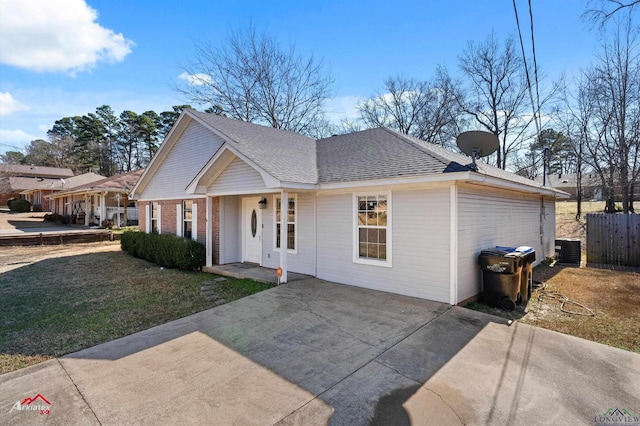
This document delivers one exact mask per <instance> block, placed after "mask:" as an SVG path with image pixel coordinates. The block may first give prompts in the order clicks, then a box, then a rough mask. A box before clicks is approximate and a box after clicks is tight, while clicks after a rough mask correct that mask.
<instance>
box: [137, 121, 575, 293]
mask: <svg viewBox="0 0 640 426" xmlns="http://www.w3.org/2000/svg"><path fill="white" fill-rule="evenodd" d="M470 162H471V159H470V158H469V157H466V156H464V155H459V154H455V153H452V152H450V151H448V150H445V149H443V148H440V147H438V146H435V145H431V144H427V143H425V142H423V141H420V140H417V139H413V138H410V137H407V136H405V135H402V134H399V133H397V132H394V131H392V130H389V129H385V128H378V129H372V130H365V131H362V132H357V133H352V134H348V135H342V136H333V137H331V138H327V139H322V140H318V141H316V140H313V139H310V138H307V137H305V136H302V135H299V134H296V133H292V132H287V131H282V130H277V129H273V128H270V127H264V126H260V125H255V124H250V123H246V122H242V121H237V120H232V119H229V118H225V117H220V116H217V115H212V114H205V113H200V112H196V111H191V110H185V111H184V112H183V113H182V114H181V116H180V118H179V119H178V120H177V122H176V124H175V125H174V127H173V129H172V130H171V132H170V133H169V134H168V136H167V138H166V139H165V141H164V142H163V143H162V145H161V146H160V148H159V150H158V152H157V153H156V155H155V156H154V158H153V159H152V161H151V162H150V164H149V166H148V167H147V169H146V170H145V172H144V174H143V175H142V177H141V178H140V180H139V181H138V183H137V184H136V186H135V187H134V189H133V191H132V192H131V197H132V198H135V199H137V200H138V205H139V207H140V214H139V216H140V225H139V226H140V228H141V229H142V230H144V231H146V232H152V231H157V232H160V233H172V234H177V235H187V236H189V235H190V236H191V238H193V239H197V240H198V241H201V242H203V243H204V244H205V245H206V250H207V251H206V264H207V266H211V265H213V264H227V263H234V262H251V263H255V264H259V265H262V266H265V267H268V268H277V267H282V269H283V271H282V272H283V273H282V281H283V282H286V281H287V272H288V271H291V272H298V273H302V274H308V275H313V276H316V277H318V278H321V279H326V280H329V281H334V282H338V283H343V284H351V285H355V286H360V287H366V288H371V289H376V290H382V291H388V292H393V293H399V294H405V295H408V296H415V297H421V298H425V299H431V300H436V301H440V302H448V303H450V304H457V303H460V302H462V301H464V300H466V299H469V298H471V297H473V296H475V295H477V294H478V293H479V292H480V291H481V288H480V282H479V269H478V266H477V259H478V254H479V253H480V251H481V250H483V249H485V248H489V247H493V246H496V245H506V246H520V245H526V246H532V247H534V248H535V250H536V252H537V259H538V260H540V259H544V258H545V257H546V256H553V255H554V254H555V252H554V250H555V247H554V242H555V200H556V198H559V197H563V196H566V194H563V193H561V192H559V191H556V190H554V189H552V188H544V187H542V186H541V185H540V184H538V183H536V182H534V181H531V180H528V179H525V178H522V177H520V176H517V175H514V174H512V173H508V172H505V171H504V170H501V169H498V168H495V167H491V166H488V165H485V164H479V165H478V171H477V172H474V171H472V170H471V169H470V168H469V167H468V164H469V163H470ZM285 242H286V247H287V249H285V250H282V249H281V247H283V246H284V244H285Z"/></svg>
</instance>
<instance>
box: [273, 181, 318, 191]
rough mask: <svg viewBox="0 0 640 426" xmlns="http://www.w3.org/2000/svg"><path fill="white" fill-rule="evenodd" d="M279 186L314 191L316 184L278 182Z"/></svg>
mask: <svg viewBox="0 0 640 426" xmlns="http://www.w3.org/2000/svg"><path fill="white" fill-rule="evenodd" d="M280 185H281V186H280V188H283V189H300V190H307V191H316V190H317V189H318V185H316V184H315V183H300V182H284V181H282V182H280Z"/></svg>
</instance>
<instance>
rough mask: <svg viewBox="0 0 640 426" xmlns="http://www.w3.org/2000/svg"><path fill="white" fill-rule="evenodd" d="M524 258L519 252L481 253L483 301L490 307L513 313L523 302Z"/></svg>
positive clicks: (491, 251) (492, 251) (484, 251)
mask: <svg viewBox="0 0 640 426" xmlns="http://www.w3.org/2000/svg"><path fill="white" fill-rule="evenodd" d="M523 259H524V257H523V256H522V253H519V252H509V251H505V250H499V249H491V250H483V251H482V252H480V256H479V258H478V263H479V264H480V269H481V270H482V286H483V296H482V297H483V301H484V303H485V304H487V305H489V306H493V307H496V308H502V309H504V310H506V311H513V310H514V309H515V308H516V303H519V302H521V300H522V297H521V296H520V287H521V285H522V284H521V274H522V268H523V265H524V262H523Z"/></svg>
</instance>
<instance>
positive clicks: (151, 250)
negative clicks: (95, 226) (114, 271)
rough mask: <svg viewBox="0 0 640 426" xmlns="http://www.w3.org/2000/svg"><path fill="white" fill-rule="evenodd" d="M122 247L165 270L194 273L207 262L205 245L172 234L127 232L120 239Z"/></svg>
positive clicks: (132, 254)
mask: <svg viewBox="0 0 640 426" xmlns="http://www.w3.org/2000/svg"><path fill="white" fill-rule="evenodd" d="M120 247H122V250H124V251H126V252H127V253H129V254H130V255H131V256H135V257H139V258H141V259H145V260H148V261H150V262H153V263H155V264H157V265H160V266H163V267H165V268H177V269H183V270H185V271H193V270H197V269H200V268H201V267H202V266H203V265H204V262H205V247H204V245H202V244H201V243H199V242H197V241H193V240H191V239H189V238H183V237H176V236H175V235H170V234H155V233H153V234H146V233H144V232H137V231H126V232H124V233H123V234H122V237H121V239H120Z"/></svg>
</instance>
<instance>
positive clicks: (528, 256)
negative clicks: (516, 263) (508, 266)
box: [496, 246, 536, 302]
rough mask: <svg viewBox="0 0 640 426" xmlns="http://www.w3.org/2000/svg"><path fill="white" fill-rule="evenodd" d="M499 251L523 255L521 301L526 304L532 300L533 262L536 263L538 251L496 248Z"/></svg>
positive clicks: (519, 248)
mask: <svg viewBox="0 0 640 426" xmlns="http://www.w3.org/2000/svg"><path fill="white" fill-rule="evenodd" d="M496 249H497V250H500V251H504V252H508V253H513V252H518V253H520V254H521V255H522V273H521V274H520V299H521V301H522V302H526V301H527V300H529V299H530V298H531V291H532V289H533V262H535V261H536V251H535V250H534V249H533V247H528V246H520V247H505V246H496Z"/></svg>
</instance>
